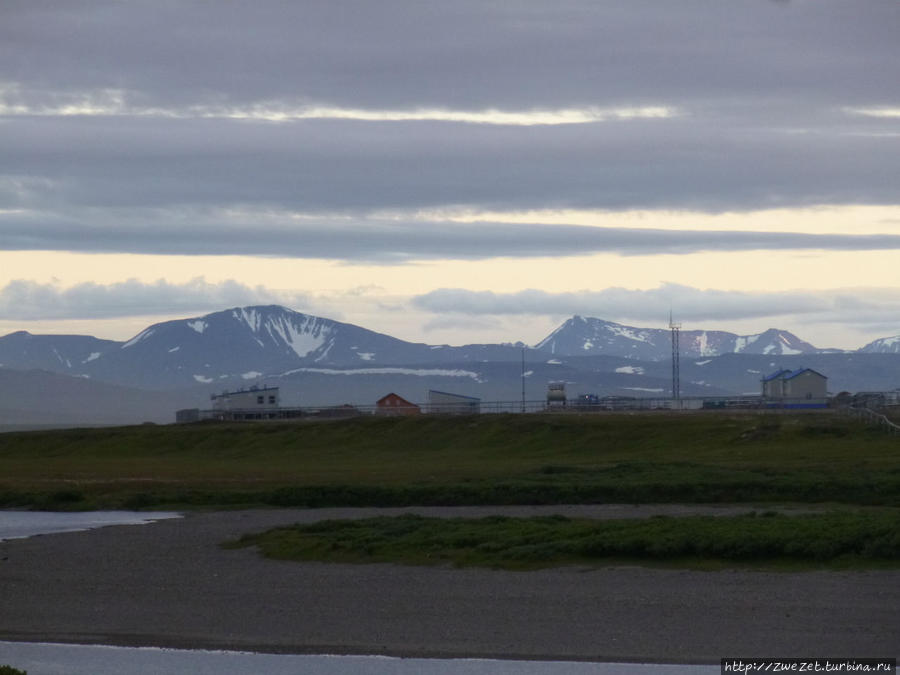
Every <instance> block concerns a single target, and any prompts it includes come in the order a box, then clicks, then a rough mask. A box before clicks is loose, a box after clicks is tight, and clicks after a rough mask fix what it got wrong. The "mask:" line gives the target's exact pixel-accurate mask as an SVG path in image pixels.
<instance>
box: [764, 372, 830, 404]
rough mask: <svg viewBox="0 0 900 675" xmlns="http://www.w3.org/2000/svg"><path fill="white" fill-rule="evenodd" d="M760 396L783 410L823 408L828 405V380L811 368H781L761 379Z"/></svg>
mask: <svg viewBox="0 0 900 675" xmlns="http://www.w3.org/2000/svg"><path fill="white" fill-rule="evenodd" d="M762 396H763V399H765V400H766V401H767V402H769V403H772V404H775V405H779V406H783V407H785V408H824V407H826V406H827V404H828V378H827V377H825V376H824V375H823V374H822V373H820V372H817V371H815V370H813V369H812V368H801V369H800V370H786V369H783V368H782V369H780V370H776V371H775V372H774V373H772V374H771V375H768V376H767V377H764V378H763V379H762Z"/></svg>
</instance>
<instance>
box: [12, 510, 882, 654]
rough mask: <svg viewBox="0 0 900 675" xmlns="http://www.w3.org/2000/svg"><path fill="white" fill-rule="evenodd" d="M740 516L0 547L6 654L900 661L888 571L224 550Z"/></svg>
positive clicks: (137, 534) (248, 522) (251, 519)
mask: <svg viewBox="0 0 900 675" xmlns="http://www.w3.org/2000/svg"><path fill="white" fill-rule="evenodd" d="M741 510H746V509H739V508H735V507H690V506H640V507H633V506H615V505H613V506H571V507H461V508H419V509H319V510H277V511H269V510H266V511H263V510H254V511H233V512H214V513H194V514H189V515H187V517H185V518H183V519H178V520H167V521H159V522H156V523H152V524H149V525H142V526H124V527H107V528H103V529H99V530H92V531H88V532H75V533H66V534H54V535H44V536H39V537H34V538H31V539H22V540H10V541H6V542H2V543H0V598H2V602H0V640H13V641H15V640H22V641H56V642H79V643H104V644H118V645H133V646H169V647H204V648H227V649H238V650H257V651H268V652H293V653H361V654H391V655H405V656H493V657H509V658H556V659H590V660H604V661H643V662H648V661H649V662H676V663H677V662H687V663H704V662H710V663H712V662H718V659H719V658H720V657H722V656H735V655H737V656H827V655H832V656H834V655H840V656H855V657H859V656H895V655H897V654H898V653H900V572H897V571H875V572H809V573H802V574H793V573H792V574H787V573H763V572H746V571H722V572H694V571H684V570H656V569H643V568H626V567H611V568H602V569H584V568H563V569H553V570H542V571H535V572H506V571H492V570H480V569H465V570H456V569H448V568H419V567H401V566H396V565H331V564H320V563H292V562H278V561H271V560H265V559H263V558H261V557H260V556H259V555H258V554H257V553H256V552H255V551H253V550H247V549H243V550H233V551H231V550H223V549H221V548H220V547H219V544H220V543H221V542H222V541H224V540H227V539H231V538H234V537H237V536H240V535H241V534H244V533H247V532H253V531H259V530H263V529H266V528H269V527H273V526H277V525H282V524H288V523H293V522H298V521H304V522H311V521H313V520H318V519H322V518H337V517H341V518H344V517H357V516H371V515H377V514H396V513H400V512H413V511H414V512H416V513H422V514H424V515H441V516H452V515H458V516H479V515H487V514H494V513H502V514H508V515H533V514H538V513H542V514H546V513H563V514H565V515H571V516H593V517H614V518H619V517H645V516H647V515H652V514H656V513H667V514H669V515H680V514H687V513H697V512H702V513H708V512H711V513H720V514H728V513H735V512H739V511H741Z"/></svg>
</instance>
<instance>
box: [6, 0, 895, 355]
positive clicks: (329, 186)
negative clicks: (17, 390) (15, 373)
mask: <svg viewBox="0 0 900 675" xmlns="http://www.w3.org/2000/svg"><path fill="white" fill-rule="evenodd" d="M898 35H900V2H897V1H896V0H867V1H866V2H859V1H858V0H789V1H788V0H781V1H775V0H730V1H729V2H721V0H655V1H642V0H618V1H616V2H612V1H603V0H584V1H576V0H557V1H556V2H552V3H550V2H545V1H544V0H539V1H538V0H535V1H524V0H523V1H519V2H517V1H512V0H504V1H502V2H501V1H499V0H496V1H493V2H492V1H490V0H477V1H474V0H473V1H472V2H465V1H461V0H454V1H453V2H430V1H427V0H409V1H407V2H395V1H381V0H380V1H379V2H371V0H358V1H342V0H322V1H320V2H309V1H304V0H285V1H283V2H281V1H275V0H259V1H257V2H249V1H229V0H221V1H218V2H206V1H203V2H201V1H199V0H197V1H189V0H181V1H175V0H171V1H169V0H146V1H140V0H133V1H131V2H121V1H119V0H96V1H85V0H58V1H55V2H53V1H42V0H4V1H3V2H2V3H0V333H6V332H10V331H13V330H20V329H25V330H30V331H32V332H79V333H91V334H94V335H97V336H98V337H106V338H115V339H124V338H128V337H130V336H131V335H133V334H134V333H136V332H137V331H138V330H140V329H141V328H143V327H144V326H145V325H146V324H148V323H150V322H155V321H159V320H164V319H168V318H180V317H186V316H193V315H197V314H203V313H206V312H209V311H215V310H218V309H224V308H226V307H232V306H236V305H246V304H254V303H272V302H276V303H281V304H285V305H287V306H289V307H291V308H293V309H297V310H299V311H305V312H309V313H313V314H317V315H320V316H326V317H329V318H335V319H340V320H344V321H349V322H352V323H356V324H359V325H362V326H365V327H367V328H371V329H373V330H379V331H382V332H388V333H391V334H393V335H396V336H397V337H401V338H404V339H409V340H417V341H426V342H433V343H442V342H450V343H463V342H487V341H514V340H524V341H526V342H529V343H534V342H537V341H539V340H540V339H541V338H543V337H544V336H545V335H546V334H547V333H548V332H549V331H550V330H551V329H552V328H554V327H555V326H556V325H558V324H559V323H560V322H561V321H562V320H564V319H565V318H566V317H567V316H571V315H572V314H581V315H585V316H596V317H600V318H604V319H608V320H613V321H620V322H623V323H631V324H633V325H642V326H664V325H665V324H666V323H667V321H668V312H669V308H670V307H671V309H672V311H673V312H674V314H675V316H676V317H677V318H679V319H680V320H681V321H682V323H683V324H684V327H685V328H690V329H696V328H710V329H713V328H715V329H725V330H732V331H734V332H739V333H744V334H748V333H757V332H761V331H763V330H765V329H766V328H769V327H779V328H784V329H787V330H791V331H793V332H795V333H797V334H798V335H799V336H800V337H801V338H803V339H805V340H807V341H809V342H812V343H813V344H815V345H817V346H822V347H844V348H856V347H860V346H862V345H863V344H865V343H866V342H868V341H870V340H872V339H875V338H877V337H884V336H888V335H897V334H900V84H898V83H900V40H898V37H897V36H898Z"/></svg>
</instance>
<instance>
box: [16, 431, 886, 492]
mask: <svg viewBox="0 0 900 675" xmlns="http://www.w3.org/2000/svg"><path fill="white" fill-rule="evenodd" d="M748 501H749V502H832V503H844V504H871V505H895V506H896V505H900V438H898V437H896V436H888V435H885V434H883V433H881V432H879V431H877V430H874V429H870V428H868V427H866V426H864V425H862V424H860V423H859V422H856V421H853V420H850V419H846V418H842V417H838V416H835V415H832V414H825V413H821V414H798V415H777V414H762V415H760V414H743V415H738V414H728V413H690V414H668V413H658V414H631V415H629V414H621V415H612V414H610V415H606V414H599V415H598V414H595V415H575V414H555V415H550V414H535V415H481V416H474V417H458V418H452V417H440V416H421V417H415V418H357V419H350V420H341V421H333V422H316V423H310V422H305V423H245V424H196V425H179V426H176V425H171V426H139V427H123V428H111V429H76V430H54V431H40V432H18V433H7V434H0V506H7V507H33V508H53V509H84V508H100V507H103V508H112V507H129V508H150V507H153V508H159V507H176V508H185V507H228V506H257V505H276V506H333V505H409V504H425V505H427V504H450V505H452V504H514V503H520V504H552V503H602V502H626V503H640V502H748Z"/></svg>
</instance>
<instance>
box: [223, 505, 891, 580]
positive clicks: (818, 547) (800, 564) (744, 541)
mask: <svg viewBox="0 0 900 675" xmlns="http://www.w3.org/2000/svg"><path fill="white" fill-rule="evenodd" d="M226 546H228V547H232V548H238V547H247V546H256V547H258V548H259V550H260V552H261V553H262V554H263V555H264V556H267V557H270V558H276V559H281V560H298V561H309V560H316V561H325V562H342V563H378V562H391V563H401V564H406V565H440V564H449V565H454V566H460V567H462V566H480V567H492V568H503V569H535V568H542V567H558V566H562V565H592V566H596V565H606V564H610V563H616V562H623V561H627V562H637V563H651V564H670V565H672V564H674V565H676V566H681V565H688V566H704V567H707V568H708V567H709V566H710V565H713V566H715V565H716V564H721V565H723V566H724V565H729V566H733V565H734V564H735V563H738V564H741V565H746V566H751V567H768V568H772V567H775V568H782V569H806V568H810V567H816V568H821V567H824V568H844V569H846V568H860V567H877V568H884V567H900V514H898V512H897V511H896V510H882V511H875V512H872V511H868V512H866V513H855V512H850V511H844V512H831V513H826V514H818V515H800V516H784V515H779V514H776V513H774V512H767V513H764V514H762V515H757V514H756V513H751V514H749V515H742V516H731V517H726V516H692V517H680V518H668V517H657V518H648V519H643V520H607V521H597V520H588V519H570V518H565V517H563V516H549V517H534V518H506V517H488V518H479V519H464V518H447V519H441V518H425V517H422V516H416V515H404V516H397V517H379V518H370V519H365V520H331V521H323V522H319V523H315V524H311V525H295V526H293V527H283V528H277V529H273V530H270V531H267V532H264V533H261V534H254V535H247V536H244V537H242V538H241V539H239V540H237V541H235V542H231V543H229V544H226Z"/></svg>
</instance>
